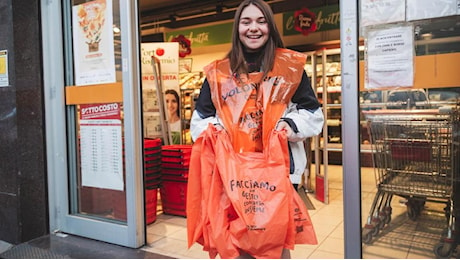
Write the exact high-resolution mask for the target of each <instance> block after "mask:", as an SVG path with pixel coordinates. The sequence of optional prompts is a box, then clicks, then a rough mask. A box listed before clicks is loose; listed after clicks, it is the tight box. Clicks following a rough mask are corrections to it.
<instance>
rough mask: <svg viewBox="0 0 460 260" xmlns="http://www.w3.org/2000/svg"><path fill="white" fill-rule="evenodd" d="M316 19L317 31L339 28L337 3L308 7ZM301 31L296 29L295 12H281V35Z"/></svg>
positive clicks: (294, 33)
mask: <svg viewBox="0 0 460 260" xmlns="http://www.w3.org/2000/svg"><path fill="white" fill-rule="evenodd" d="M309 11H310V12H312V13H313V14H314V15H315V16H316V19H315V21H314V23H316V30H315V31H317V32H320V31H328V30H334V29H340V11H339V5H331V6H323V7H319V8H312V9H309ZM301 33H302V32H300V31H298V30H296V18H295V12H286V13H283V35H284V36H289V35H298V34H301Z"/></svg>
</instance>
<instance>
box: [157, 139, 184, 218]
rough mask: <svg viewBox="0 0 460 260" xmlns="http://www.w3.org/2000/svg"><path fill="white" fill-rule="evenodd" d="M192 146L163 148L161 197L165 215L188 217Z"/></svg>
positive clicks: (168, 146) (167, 146)
mask: <svg viewBox="0 0 460 260" xmlns="http://www.w3.org/2000/svg"><path fill="white" fill-rule="evenodd" d="M191 153H192V145H163V146H162V148H161V169H162V173H161V174H162V175H161V176H162V177H161V187H160V196H161V203H162V208H163V213H165V214H169V215H178V216H183V217H185V216H186V213H185V205H186V198H187V179H188V169H189V165H190V155H191Z"/></svg>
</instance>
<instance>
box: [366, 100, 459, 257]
mask: <svg viewBox="0 0 460 260" xmlns="http://www.w3.org/2000/svg"><path fill="white" fill-rule="evenodd" d="M363 113H364V114H365V117H366V119H367V122H368V130H369V135H370V137H371V145H372V148H373V150H374V153H373V160H374V169H375V179H376V183H377V193H376V195H375V198H374V201H373V203H372V206H371V209H370V212H369V217H368V219H367V222H366V224H365V226H364V228H363V233H362V234H363V236H362V240H363V243H366V244H369V243H371V242H372V240H373V238H374V237H375V236H377V235H378V233H379V231H380V230H381V229H382V228H383V227H384V226H385V225H386V224H388V223H390V221H391V212H392V208H391V200H392V198H393V196H395V195H396V196H399V197H402V198H404V201H406V206H407V215H408V217H409V218H410V219H411V220H414V221H415V220H417V217H418V216H419V215H420V213H421V211H422V210H423V208H424V205H425V202H426V201H430V202H439V203H445V204H446V207H445V208H444V209H445V215H446V218H447V232H446V234H445V237H443V238H442V239H441V242H440V243H439V244H437V245H435V246H434V249H433V250H434V253H435V255H436V256H438V257H448V256H450V255H451V254H452V251H453V250H454V249H455V247H456V245H457V244H458V241H457V240H458V238H457V237H455V231H456V229H457V228H458V226H459V225H458V223H456V221H455V220H456V217H458V216H460V214H459V213H458V209H457V207H456V206H458V205H455V204H456V202H457V203H460V202H458V199H457V197H459V195H458V194H456V191H458V189H459V188H458V186H459V182H460V167H459V161H460V151H459V148H460V127H459V124H460V123H459V109H458V108H449V109H447V108H442V109H425V110H374V111H365V112H363ZM443 236H444V235H443Z"/></svg>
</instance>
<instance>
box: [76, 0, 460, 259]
mask: <svg viewBox="0 0 460 260" xmlns="http://www.w3.org/2000/svg"><path fill="white" fill-rule="evenodd" d="M267 2H269V3H270V4H271V5H272V7H273V9H274V11H275V16H276V17H277V20H278V21H282V18H281V14H282V13H283V12H287V11H294V10H297V9H300V8H302V7H304V6H309V7H310V8H315V7H320V6H327V5H338V3H339V1H328V0H325V1H324V0H323V1H315V0H308V1H267ZM239 3H240V1H219V2H218V4H216V1H186V0H181V1H167V0H155V1H147V0H144V1H139V8H140V28H141V34H142V35H141V39H142V42H143V43H147V42H164V41H165V39H164V32H165V31H173V30H178V29H183V28H194V27H197V26H203V25H205V26H206V25H213V24H216V23H217V24H218V23H219V22H221V21H228V20H231V19H232V18H233V14H234V11H235V9H236V7H237V6H238V4H239ZM178 6H180V7H181V8H180V9H179V8H178ZM414 24H415V28H416V29H415V37H416V38H415V40H416V41H415V46H414V51H415V53H416V60H415V63H416V65H415V68H416V73H415V76H416V79H415V84H414V86H413V87H412V88H387V89H378V90H369V89H365V87H364V83H363V78H362V76H361V78H360V89H359V93H357V94H358V95H359V101H360V104H359V105H360V109H361V112H363V111H372V110H381V109H394V110H396V109H403V110H411V109H433V108H434V109H436V108H439V107H445V106H452V107H454V106H458V104H459V100H460V83H459V82H460V80H459V78H458V72H452V68H444V67H442V68H441V67H438V66H440V65H439V64H443V62H441V61H446V62H447V63H448V64H449V62H450V61H454V63H455V64H458V60H459V59H460V56H459V55H458V54H459V53H460V44H459V42H460V18H459V17H458V15H457V16H454V17H446V18H442V19H430V21H429V22H427V21H421V22H418V23H414ZM285 44H286V46H287V47H288V48H291V49H294V50H297V51H299V52H302V53H305V54H306V55H307V56H308V59H307V63H306V65H305V71H306V72H307V74H308V76H309V77H310V79H311V81H312V86H313V88H314V90H315V91H316V93H317V96H318V98H319V100H320V101H321V103H322V108H323V111H324V113H325V115H326V117H327V120H326V127H325V129H324V130H325V131H324V132H323V133H322V134H321V135H320V136H319V137H317V138H314V139H311V140H308V142H310V143H308V144H307V143H306V146H307V147H310V149H309V158H311V164H310V165H309V168H308V169H306V178H305V182H304V185H303V189H302V191H300V192H304V193H305V194H304V196H306V197H307V198H308V201H309V202H310V204H309V214H310V216H311V217H312V221H313V224H314V226H315V229H316V235H317V237H318V241H319V243H318V245H298V246H297V247H296V248H295V250H293V251H291V254H292V258H299V259H301V258H314V259H320V258H325V259H326V258H327V259H341V258H343V257H344V242H343V239H344V233H343V232H344V228H343V225H344V220H343V207H344V201H343V187H342V184H343V182H342V181H343V179H342V178H343V171H342V106H341V104H342V100H341V99H342V96H341V89H342V82H341V81H342V80H341V56H340V31H339V30H338V29H334V30H330V31H323V32H316V33H311V34H310V35H308V36H303V35H294V36H288V37H286V39H285ZM364 47H365V45H364V42H361V48H360V60H361V61H363V60H364V58H365V51H364V49H365V48H364ZM229 48H230V45H229V44H219V45H215V46H206V47H200V48H194V49H193V51H192V53H191V54H190V55H188V56H186V57H184V58H181V59H182V61H183V62H186V63H187V64H188V65H189V67H188V68H187V70H186V71H182V72H181V73H180V74H179V86H178V87H179V89H180V91H179V92H180V93H178V94H179V98H180V102H179V103H180V106H179V108H180V113H179V114H180V124H181V133H180V140H181V143H180V146H176V147H173V148H172V147H168V148H171V149H163V148H162V147H161V144H160V145H159V144H158V143H152V142H150V141H151V139H155V138H151V137H149V138H147V139H150V141H149V142H146V143H148V145H146V146H145V147H144V153H145V154H144V155H145V156H146V158H147V157H148V160H147V159H146V161H145V165H144V167H145V168H144V172H145V181H146V182H145V190H146V193H145V194H146V195H145V196H146V214H147V215H146V222H147V226H146V230H147V245H146V246H144V247H143V249H144V250H147V251H151V252H154V253H158V254H162V255H167V256H171V257H174V258H189V259H193V258H196V259H202V258H208V257H209V256H208V254H207V253H206V252H204V251H203V250H202V248H201V246H199V245H197V244H195V245H193V246H192V247H191V248H187V241H186V237H187V233H186V215H185V198H186V184H187V170H188V166H189V164H188V161H187V159H189V153H190V148H191V145H192V144H193V142H192V140H191V137H190V133H189V127H190V119H191V115H192V112H193V111H194V106H195V103H194V102H195V100H196V97H197V96H198V94H199V91H200V88H201V85H202V83H203V80H204V74H203V67H204V66H205V65H207V64H208V63H210V62H211V61H213V60H215V59H219V58H223V57H224V56H225V55H226V53H227V51H228V50H229ZM433 55H438V56H436V59H437V60H436V61H435V62H427V60H426V58H427V57H431V56H433ZM443 59H444V60H443ZM434 64H435V65H434ZM430 66H435V68H436V73H437V74H436V77H437V78H436V79H438V80H436V79H435V80H431V81H429V82H426V81H425V78H426V75H425V73H424V72H425V67H430ZM363 72H364V65H363V62H361V65H360V74H361V75H363V74H364V73H363ZM439 79H442V80H439ZM439 82H441V84H440V83H439ZM452 82H453V83H452ZM149 91H150V92H151V90H145V93H143V94H145V96H147V97H152V96H155V95H156V94H154V93H150V92H149ZM147 100H150V101H152V99H151V98H149V99H144V103H149V102H148V101H147ZM152 102H153V101H152ZM155 102H156V101H155ZM156 105H159V104H156ZM160 105H161V104H160ZM143 107H149V105H148V104H147V105H146V104H144V106H143ZM360 115H361V118H360V126H361V128H360V130H361V132H360V141H361V143H360V148H361V153H360V156H361V157H360V158H361V198H362V201H361V207H362V211H361V218H362V224H363V225H362V226H364V225H365V223H366V222H367V221H368V217H369V211H370V208H371V206H372V203H373V200H374V197H375V194H376V193H377V191H378V189H377V187H376V183H377V180H376V177H375V176H376V174H377V173H376V170H375V168H374V166H375V164H374V158H373V151H374V148H373V147H372V145H371V139H370V138H371V137H370V134H369V129H368V121H367V120H366V117H365V113H361V114H360ZM160 151H161V152H160ZM325 152H327V155H328V156H326V157H324V156H323V154H324V153H325ZM177 153H178V154H177ZM317 153H318V154H320V155H319V156H315V154H317ZM171 154H172V155H171ZM165 155H166V156H165ZM157 156H159V157H157ZM168 156H170V157H171V158H172V159H170V160H169V159H168ZM174 158H175V159H174ZM177 158H180V160H176V159H177ZM165 159H166V160H165ZM168 160H169V161H168ZM176 164H178V165H180V166H177V165H176ZM165 165H167V166H166V167H165ZM324 165H327V166H328V167H327V176H328V178H327V179H326V181H327V182H328V185H327V186H328V192H327V193H326V194H327V195H326V196H327V200H326V202H325V201H322V200H320V199H318V197H317V194H316V192H317V187H316V186H315V183H316V180H315V178H316V174H315V172H318V171H319V172H321V171H323V169H324V168H323V166H324ZM319 169H321V170H319ZM321 174H322V175H324V174H325V173H324V172H321ZM92 192H96V191H92ZM82 194H83V193H82ZM92 195H93V196H95V195H94V194H92ZM123 196H125V194H124V193H120V194H118V193H117V194H112V195H110V196H107V197H116V198H117V199H118V200H121V202H123ZM396 197H397V196H395V198H394V199H393V200H391V206H392V209H393V210H392V215H391V216H392V217H391V219H392V220H391V223H390V224H389V225H386V226H384V227H382V229H381V230H379V231H377V233H378V234H375V236H374V239H373V241H372V242H371V243H364V244H363V258H370V259H372V258H374V259H382V258H400V259H413V258H420V259H430V258H434V257H435V254H434V253H433V250H434V249H433V248H434V247H435V246H436V245H437V244H438V243H439V241H440V239H441V238H442V236H443V232H445V224H444V222H445V217H444V215H445V212H444V207H445V205H444V204H443V203H431V202H427V203H426V204H425V205H424V210H422V211H421V212H419V214H418V217H417V219H414V218H413V217H412V216H411V215H410V214H408V206H407V203H406V202H407V201H405V199H404V198H399V197H398V198H396ZM101 203H103V201H101ZM83 206H84V205H83ZM88 207H93V205H90V206H88ZM83 211H85V210H83ZM88 211H91V210H88ZM117 212H118V215H117V214H115V213H117ZM114 214H115V215H114V216H111V217H113V218H115V219H118V220H126V209H124V211H123V209H122V210H121V211H116V210H114ZM457 254H458V253H457V252H456V251H455V250H454V251H453V252H452V255H451V257H452V258H458V255H457Z"/></svg>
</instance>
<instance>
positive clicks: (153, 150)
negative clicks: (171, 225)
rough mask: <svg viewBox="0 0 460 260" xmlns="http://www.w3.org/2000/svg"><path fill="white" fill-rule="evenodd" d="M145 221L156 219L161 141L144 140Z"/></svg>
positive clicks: (151, 221) (149, 222)
mask: <svg viewBox="0 0 460 260" xmlns="http://www.w3.org/2000/svg"><path fill="white" fill-rule="evenodd" d="M144 175H145V176H144V181H145V219H146V223H147V224H151V223H153V222H155V220H156V219H157V200H158V188H159V187H160V183H161V139H159V138H157V139H145V140H144Z"/></svg>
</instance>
